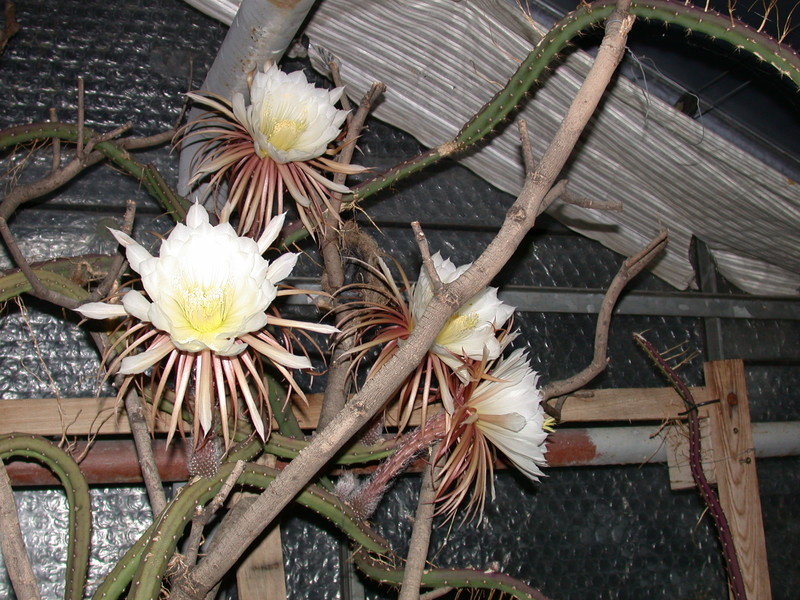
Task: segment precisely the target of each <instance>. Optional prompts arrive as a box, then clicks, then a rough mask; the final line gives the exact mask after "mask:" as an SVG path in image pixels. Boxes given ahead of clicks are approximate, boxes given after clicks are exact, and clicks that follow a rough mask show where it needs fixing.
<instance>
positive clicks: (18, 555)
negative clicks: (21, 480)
mask: <svg viewBox="0 0 800 600" xmlns="http://www.w3.org/2000/svg"><path fill="white" fill-rule="evenodd" d="M0 546H2V549H3V561H4V562H5V565H6V570H7V571H8V577H9V579H11V585H12V587H13V588H14V593H15V594H16V596H17V598H18V600H39V599H40V595H39V588H37V587H36V578H35V577H34V575H33V568H32V567H31V561H30V557H29V556H28V551H27V550H26V549H25V541H24V540H23V539H22V531H21V530H20V528H19V519H18V517H17V503H16V502H14V494H13V492H12V491H11V481H10V480H9V478H8V472H7V471H6V466H5V464H3V461H0Z"/></svg>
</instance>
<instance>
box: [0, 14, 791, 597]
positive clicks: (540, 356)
mask: <svg viewBox="0 0 800 600" xmlns="http://www.w3.org/2000/svg"><path fill="white" fill-rule="evenodd" d="M17 10H18V19H19V21H20V23H21V25H22V31H21V32H20V33H19V34H18V35H17V37H15V38H14V39H13V40H12V42H11V44H10V45H9V46H8V48H7V50H6V52H5V54H4V55H3V56H2V57H0V89H3V91H4V103H3V106H2V108H0V127H6V126H10V125H13V124H18V123H24V122H28V121H35V120H43V119H45V118H46V117H47V109H48V108H49V107H51V106H52V107H56V108H57V109H58V111H59V114H60V115H61V116H62V117H63V118H64V119H65V120H66V119H67V118H68V115H74V104H75V81H76V78H77V77H78V76H79V75H83V76H84V77H85V78H86V106H87V109H86V117H87V123H88V124H89V125H90V126H91V127H95V128H97V129H98V130H107V129H109V128H111V127H115V126H118V125H120V124H122V123H124V122H126V121H128V120H130V121H132V122H133V124H134V132H135V133H136V134H142V135H146V134H151V133H154V132H156V131H158V130H160V129H162V128H164V127H167V126H169V125H170V124H171V123H172V122H173V121H174V119H175V118H176V115H177V114H178V111H179V109H180V102H181V96H180V95H181V93H182V92H183V91H184V90H185V89H187V87H189V83H188V80H189V75H188V73H189V63H190V62H192V63H193V71H192V73H193V77H192V79H193V83H194V85H195V86H197V85H199V83H200V82H201V81H202V78H203V74H204V73H205V71H206V69H207V68H208V66H209V65H210V64H211V61H212V60H213V57H214V54H215V52H216V49H217V48H218V46H219V43H220V42H221V39H222V37H223V36H224V28H223V27H222V26H220V25H218V24H216V23H215V22H213V21H211V20H210V19H207V18H205V17H204V16H202V15H200V14H199V13H196V12H195V11H193V10H192V9H190V8H188V7H186V6H184V5H183V4H181V3H179V2H177V1H171V2H163V3H162V2H158V1H157V0H140V1H139V2H135V3H132V2H125V3H105V2H102V1H101V0H88V1H81V0H73V1H69V0H58V2H45V1H44V0H40V1H38V2H37V1H30V2H25V3H20V4H19V5H18V6H17ZM293 64H294V66H295V67H299V66H302V64H300V63H297V62H295V63H293ZM307 72H309V73H310V71H307ZM69 118H70V119H72V117H71V116H70V117H69ZM359 149H360V151H361V152H362V154H360V155H358V160H359V161H361V162H362V163H363V164H366V165H370V166H376V167H381V166H388V165H390V164H392V163H394V162H396V161H398V160H401V159H405V158H408V157H409V156H411V155H413V154H414V153H416V152H417V151H418V150H419V146H418V144H417V143H416V142H415V141H414V140H413V139H411V138H410V137H408V136H406V135H404V134H401V133H399V132H397V131H395V130H394V129H391V128H389V127H387V126H385V125H383V124H381V123H377V122H372V123H370V126H369V129H368V130H367V132H366V133H365V135H364V136H363V138H362V139H361V140H360V142H359ZM145 156H146V158H145V159H144V160H146V161H149V162H153V163H154V164H155V165H156V166H157V167H158V168H159V169H160V170H161V172H162V174H163V175H164V176H165V177H166V179H167V181H169V182H171V183H174V182H175V180H176V163H177V160H176V158H175V156H174V155H170V153H169V150H168V149H159V150H155V151H152V152H148V153H147V154H146V155H145ZM0 158H2V157H0ZM48 160H49V159H48V158H47V157H34V158H33V159H31V162H30V164H31V168H30V169H29V170H28V171H26V172H25V173H24V174H23V177H28V178H34V177H35V176H37V174H38V175H41V174H42V173H43V172H45V169H47V165H48ZM15 161H16V162H15ZM18 161H19V159H18V158H12V159H8V158H5V160H4V162H3V164H2V167H3V169H4V170H5V169H8V168H13V167H15V166H16V165H17V164H19V163H18ZM420 183H422V185H421V186H420V185H419V184H420ZM128 198H134V199H135V200H136V201H137V203H138V206H139V209H138V212H137V223H136V232H137V233H136V235H137V238H138V239H140V240H142V241H143V243H146V244H155V242H156V237H155V236H154V234H155V233H163V232H164V231H166V229H167V227H168V226H169V224H168V223H166V221H165V219H163V218H161V219H159V218H157V215H158V212H159V210H158V208H157V207H156V206H155V205H154V204H153V203H152V202H150V201H149V200H148V199H147V198H146V197H145V194H144V192H143V191H142V190H141V189H140V188H139V186H138V184H136V182H133V181H131V180H129V179H128V178H126V177H124V176H122V175H119V174H117V173H114V172H113V171H112V170H110V169H108V168H106V167H96V168H94V169H92V170H90V171H89V172H88V173H87V174H85V176H83V177H81V178H80V179H78V180H77V181H75V182H73V183H71V184H69V185H68V186H66V187H65V188H64V189H63V190H62V191H61V192H59V194H57V195H56V196H55V197H54V198H52V199H50V200H48V201H47V202H45V203H38V204H37V205H36V206H32V207H28V208H26V209H24V210H22V211H20V212H19V213H18V215H17V216H16V217H15V219H14V220H13V222H12V224H11V225H12V228H13V230H14V232H15V233H16V234H17V235H18V236H19V237H20V238H21V241H22V248H23V251H24V252H25V253H26V255H27V256H28V257H29V258H31V259H33V260H41V259H46V258H51V257H54V256H58V255H61V254H65V253H68V254H76V253H80V252H108V251H110V250H112V249H113V248H114V242H113V240H112V239H111V238H110V237H109V236H108V234H107V231H106V227H107V226H108V225H111V226H114V225H117V224H118V223H119V222H120V221H119V220H120V218H121V213H122V207H123V205H124V202H125V200H126V199H128ZM512 201H513V199H512V198H511V197H510V196H508V195H507V194H504V193H501V192H498V191H497V190H496V189H494V188H492V187H491V186H489V185H488V184H486V183H485V182H483V181H482V180H480V179H478V178H477V177H476V176H474V175H472V174H471V173H469V172H468V171H466V170H465V169H462V168H460V167H457V166H455V165H453V164H450V163H447V162H445V163H443V164H441V165H439V166H437V167H436V168H434V169H432V170H431V171H430V172H429V173H426V174H424V175H423V176H421V177H420V178H419V179H417V180H415V181H414V182H413V184H411V183H403V184H400V185H399V186H398V187H397V189H395V190H392V191H391V192H389V193H385V194H383V195H382V197H381V198H376V199H373V200H371V201H370V202H369V203H368V205H367V206H366V208H367V210H368V211H369V214H370V216H371V218H372V219H374V220H375V222H376V223H377V224H378V225H379V226H380V227H381V233H379V234H376V236H377V238H378V242H379V243H380V244H381V245H382V246H383V247H384V248H386V249H387V250H389V251H391V252H392V253H393V255H394V256H395V257H396V258H397V259H398V260H399V261H400V263H401V265H402V267H403V268H404V269H405V270H406V271H407V273H408V274H409V276H410V277H412V278H414V277H416V274H417V272H418V269H419V261H418V259H417V258H416V257H417V255H418V253H417V250H416V247H415V244H414V241H413V236H412V234H411V232H410V230H409V228H408V226H407V223H408V222H409V221H410V220H411V219H413V218H419V216H420V215H421V214H422V215H424V217H425V220H424V223H423V224H424V226H425V230H426V233H427V235H428V237H429V240H430V243H431V247H432V248H433V249H434V250H441V251H442V252H443V253H444V254H445V255H447V256H449V257H451V258H452V259H453V260H454V262H455V263H457V264H460V263H464V262H468V261H469V260H472V259H473V258H474V256H475V253H476V251H477V250H476V249H477V248H482V247H483V246H484V245H485V244H486V243H487V242H488V241H489V240H490V239H491V236H492V231H493V230H495V229H496V228H497V227H498V226H499V224H500V222H501V219H502V213H503V211H504V209H505V208H507V207H508V206H509V205H510V204H511V202H512ZM365 223H366V221H365ZM308 252H309V256H308V257H304V258H303V259H302V260H301V262H300V263H299V265H298V269H297V272H296V274H297V275H299V276H313V275H314V273H315V271H314V259H315V253H314V251H313V249H312V248H310V247H309V248H308ZM621 261H622V257H620V256H618V255H616V254H614V253H612V252H611V251H609V250H607V249H605V248H603V247H601V246H599V245H598V244H596V243H594V242H591V241H589V240H586V239H583V238H580V237H576V236H575V235H572V234H568V233H567V232H566V231H565V230H564V229H563V228H562V227H560V226H559V225H557V224H555V223H554V222H552V221H544V222H543V223H541V224H540V225H537V228H536V230H535V231H533V232H532V233H531V234H530V235H529V236H528V239H526V241H525V243H524V245H523V247H522V248H521V249H520V252H519V253H518V255H517V257H516V258H515V260H514V262H513V264H511V265H509V266H508V267H506V268H505V269H504V270H503V272H502V273H501V274H500V276H499V278H498V280H497V284H498V285H537V286H573V287H574V286H581V287H586V288H598V289H600V288H603V287H605V286H606V285H608V283H609V282H610V281H611V279H612V278H613V276H614V273H615V272H616V269H617V268H618V267H619V265H620V264H621ZM0 263H1V264H0V267H1V268H7V267H8V266H9V265H10V262H9V259H8V258H7V257H6V255H5V254H4V255H2V256H0ZM633 287H634V288H635V289H637V290H647V291H656V292H658V291H665V290H667V288H666V285H665V284H664V283H663V282H661V281H659V280H657V279H655V278H653V277H648V276H645V277H640V278H639V279H638V280H637V281H636V282H634V285H633ZM25 304H26V308H27V310H26V311H25V312H22V311H20V310H19V309H18V308H17V307H15V306H13V305H9V306H8V307H7V310H6V311H5V313H4V314H3V315H2V321H0V323H1V325H0V367H2V368H0V390H2V397H3V398H26V397H27V398H35V397H42V396H52V395H54V394H55V393H60V394H62V395H73V396H78V395H91V394H93V393H95V392H96V381H95V374H96V372H97V368H98V359H97V355H96V353H95V352H94V350H93V349H92V347H91V346H90V344H89V343H88V341H87V338H86V335H85V333H84V332H83V331H82V330H81V329H80V328H78V327H77V325H76V323H77V320H75V319H67V320H64V319H63V318H62V315H61V314H60V311H55V310H52V309H48V308H44V307H43V306H42V305H41V304H39V303H37V302H35V301H32V300H30V299H26V300H25ZM517 324H518V326H519V327H520V329H521V331H522V337H521V339H520V343H521V344H524V345H526V346H527V347H528V348H529V351H530V357H531V360H532V363H533V366H534V368H536V369H538V370H539V371H541V373H542V379H543V381H545V382H546V381H550V380H554V379H557V378H560V377H564V376H566V375H568V374H571V373H573V372H574V371H575V370H577V369H578V368H580V367H582V366H583V365H585V364H586V363H588V362H589V361H590V359H591V347H590V344H591V340H592V338H593V334H594V317H593V316H591V315H579V314H535V313H522V314H520V315H519V316H518V317H517ZM723 325H724V336H725V343H726V349H727V350H728V351H729V354H730V355H731V356H740V355H741V356H745V357H747V358H749V359H752V360H753V363H752V364H749V365H748V368H747V377H748V385H749V392H750V401H751V409H752V413H753V419H754V420H756V421H763V420H788V419H798V418H800V401H798V392H797V390H798V389H800V376H799V375H798V369H797V368H796V366H795V365H794V364H792V363H791V362H787V360H796V355H797V348H796V341H797V339H798V333H800V332H798V323H796V322H789V323H785V322H781V323H775V322H763V323H751V322H743V321H735V322H724V323H723ZM643 330H649V331H650V333H649V334H648V335H649V337H650V339H652V341H653V342H654V343H655V344H656V345H657V346H658V347H664V348H666V347H670V346H673V345H675V344H677V343H680V342H684V341H688V342H689V343H690V344H691V346H692V347H695V348H698V349H700V350H701V351H702V349H703V339H704V335H703V323H702V321H701V320H699V319H692V318H665V317H657V316H654V317H632V316H619V317H617V318H615V320H614V322H613V326H612V331H611V347H610V358H611V362H610V366H609V369H608V370H607V371H606V372H605V373H604V374H603V375H601V376H600V377H599V378H598V379H597V380H596V381H595V382H593V384H592V385H593V386H596V387H615V386H619V387H636V386H663V385H664V382H663V380H662V379H661V378H660V376H659V374H658V373H657V372H655V370H654V369H653V368H651V366H650V365H649V364H648V363H647V360H646V359H645V358H644V357H643V356H642V355H641V353H639V352H637V351H636V349H635V347H634V345H633V344H632V343H631V341H630V334H631V333H632V332H634V331H643ZM34 339H35V340H36V344H35V345H34V344H33V343H32V340H34ZM683 376H684V377H685V378H686V380H687V381H688V382H689V383H691V384H701V383H702V381H703V376H702V366H701V361H700V360H696V361H695V362H694V363H692V364H691V365H690V366H688V367H685V368H684V370H683ZM109 392H110V390H107V389H106V390H103V393H109ZM798 466H800V461H798V459H797V458H787V459H771V460H763V461H760V462H759V476H760V483H761V494H762V505H763V511H764V523H765V529H766V535H767V544H768V553H769V558H770V575H771V577H772V582H773V593H774V597H775V598H790V597H792V593H793V592H792V590H794V589H796V588H797V586H798V585H800V575H798V572H797V569H796V564H797V562H798V559H800V544H798V539H800V535H798V534H800V531H799V529H800V522H799V520H798V516H799V515H798V511H797V509H796V505H797V503H796V501H797V496H798V493H800V477H798V473H800V470H799V469H798ZM417 486H418V478H417V477H414V476H408V477H404V478H401V479H400V480H399V481H398V482H397V485H396V486H395V487H394V489H393V490H392V491H391V492H390V494H389V495H388V497H387V499H386V502H385V503H384V504H383V505H382V506H381V508H380V510H379V512H378V514H377V515H376V519H375V522H376V528H377V529H378V530H379V531H380V532H381V533H382V534H383V535H385V536H386V537H387V538H389V539H390V541H391V542H392V544H393V545H394V547H395V548H396V550H397V551H398V552H400V553H403V552H405V545H406V543H407V537H408V534H409V531H410V527H411V522H412V517H413V512H414V509H415V508H414V507H415V497H416V493H417ZM496 494H497V497H496V500H495V501H494V502H492V503H490V505H489V507H488V510H487V514H486V516H485V519H484V522H483V523H482V524H481V525H477V524H474V523H473V524H468V525H465V526H463V527H455V528H452V529H451V528H448V527H446V526H443V527H440V528H438V529H437V530H436V532H435V534H434V540H433V547H434V548H435V551H436V552H437V553H436V555H435V556H436V558H435V560H436V562H437V564H440V565H443V566H456V565H461V566H463V565H471V566H474V567H477V568H481V569H484V568H495V567H497V568H500V569H503V570H505V571H507V572H509V573H510V574H512V575H514V576H517V577H520V578H521V579H523V580H525V581H527V582H530V583H531V584H532V585H534V586H537V587H541V589H542V590H543V591H544V592H545V593H546V594H548V595H549V596H550V597H552V598H554V599H569V598H619V599H627V598H630V599H638V598H642V597H648V598H665V599H666V598H724V597H725V587H724V572H723V567H722V561H721V558H720V555H719V552H718V550H719V548H718V544H717V542H716V539H715V536H714V534H713V531H712V530H711V528H710V525H709V522H708V519H702V520H701V521H700V522H699V523H698V520H699V519H700V517H701V514H702V512H703V507H702V503H701V501H700V499H699V498H698V497H697V495H696V494H694V493H691V492H685V493H674V492H671V491H669V486H668V475H667V472H666V466H664V465H648V466H644V467H604V468H594V469H550V470H548V477H547V478H546V479H544V480H543V482H542V483H540V484H535V485H534V484H532V483H530V482H528V481H527V480H525V479H524V478H522V477H519V476H518V475H517V474H515V473H513V472H501V473H499V474H498V477H497V482H496ZM15 497H16V499H17V502H18V506H19V510H20V514H21V519H22V524H23V529H24V533H25V536H26V540H27V542H28V544H29V551H30V554H31V555H32V557H33V562H34V564H35V567H36V571H37V577H38V578H39V581H40V583H41V588H42V594H43V597H44V598H46V599H51V598H58V597H59V596H60V594H61V591H62V590H63V579H64V570H63V560H64V552H65V546H66V542H65V539H64V535H63V525H64V522H65V520H66V512H65V501H64V499H63V496H62V494H61V492H59V491H57V490H24V491H19V492H16V496H15ZM92 503H93V509H94V533H93V555H92V567H91V579H90V590H89V591H91V589H93V587H94V586H95V585H96V583H97V581H98V579H100V578H101V577H102V576H103V574H104V573H105V572H107V571H108V569H109V568H110V567H111V565H112V564H113V562H114V560H115V559H116V558H117V556H118V555H119V553H120V552H122V551H123V550H124V549H125V548H127V547H128V546H129V545H130V544H132V543H133V541H134V540H135V539H136V537H137V535H138V534H139V532H141V531H142V530H143V529H144V528H145V527H146V526H147V524H148V522H149V518H150V515H149V509H148V508H147V501H146V497H145V494H144V493H143V491H142V490H141V489H139V488H117V489H95V490H93V491H92ZM282 528H283V546H284V555H285V566H286V577H287V586H288V590H289V597H290V598H298V599H299V598H309V597H314V598H337V597H340V584H341V582H340V575H339V556H338V536H337V535H336V533H335V532H334V531H333V530H332V528H331V527H330V526H329V525H328V524H327V523H325V522H324V521H323V520H321V519H319V518H318V517H316V516H314V515H310V514H308V512H307V511H304V510H301V509H297V508H296V509H292V510H290V511H288V513H287V515H286V516H285V518H284V520H283V525H282ZM234 593H235V592H229V594H234ZM366 593H367V598H370V599H373V598H374V599H376V600H377V599H382V598H390V597H392V594H391V592H390V591H389V590H387V589H386V588H383V587H381V586H375V585H372V584H369V583H368V584H367V592H366ZM0 597H2V598H6V597H9V598H10V597H13V593H12V591H11V589H10V586H9V583H8V581H7V579H6V576H5V573H4V570H0Z"/></svg>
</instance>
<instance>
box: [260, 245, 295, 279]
mask: <svg viewBox="0 0 800 600" xmlns="http://www.w3.org/2000/svg"><path fill="white" fill-rule="evenodd" d="M297 258H298V255H297V254H295V253H294V252H287V253H286V254H282V255H281V256H279V257H278V258H276V259H275V260H274V261H272V262H271V263H270V265H269V268H268V269H267V279H269V280H270V281H271V282H272V283H278V282H279V281H283V280H284V279H286V278H287V277H288V276H289V275H290V274H291V273H292V269H294V266H295V264H296V263H297Z"/></svg>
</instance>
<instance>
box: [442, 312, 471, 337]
mask: <svg viewBox="0 0 800 600" xmlns="http://www.w3.org/2000/svg"><path fill="white" fill-rule="evenodd" d="M477 326H478V313H470V314H468V315H454V316H452V317H450V320H449V321H447V323H446V324H445V326H444V327H443V328H442V331H441V332H440V333H439V336H438V337H439V339H444V338H446V337H449V336H453V337H456V336H458V334H460V333H463V332H465V331H469V330H470V329H475V327H477Z"/></svg>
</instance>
